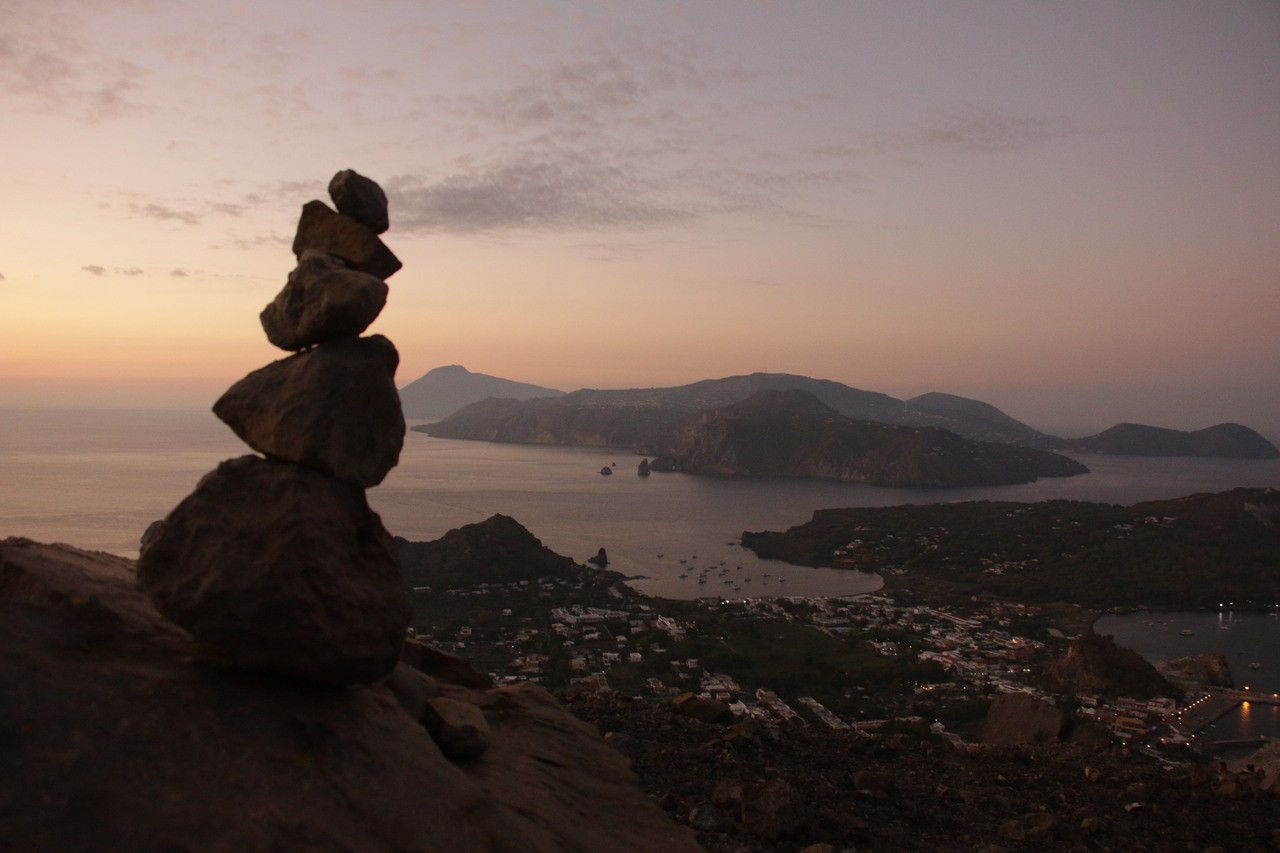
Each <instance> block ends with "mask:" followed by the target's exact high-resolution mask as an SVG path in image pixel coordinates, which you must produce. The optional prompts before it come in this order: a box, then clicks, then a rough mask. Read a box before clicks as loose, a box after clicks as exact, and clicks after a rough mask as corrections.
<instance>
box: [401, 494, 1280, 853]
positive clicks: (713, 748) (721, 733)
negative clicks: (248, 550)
mask: <svg viewBox="0 0 1280 853" xmlns="http://www.w3.org/2000/svg"><path fill="white" fill-rule="evenodd" d="M517 528H518V525H516V524H515V522H513V521H512V520H510V519H505V518H500V517H495V518H493V519H489V520H488V521H485V522H480V523H477V524H474V525H467V526H466V527H465V528H461V529H460V530H458V531H454V532H452V533H451V534H450V537H454V535H455V534H457V535H459V536H461V537H462V538H464V539H466V540H467V541H470V542H473V543H477V548H478V550H476V551H474V552H472V553H470V554H469V555H468V556H467V559H468V560H476V558H481V559H478V560H476V566H477V574H476V575H475V576H474V577H473V578H472V580H473V581H474V582H473V583H472V584H471V585H470V586H468V587H466V588H463V589H455V590H452V591H450V592H449V593H448V594H446V595H444V596H441V595H439V594H438V592H439V589H440V581H441V580H443V579H444V578H446V577H447V578H456V577H457V573H456V572H452V571H450V570H449V569H448V568H447V567H446V566H437V567H436V568H434V569H430V570H427V569H424V568H423V567H421V566H419V567H417V568H415V569H411V570H410V571H411V572H412V573H413V577H414V578H415V582H417V583H422V582H428V583H432V584H434V586H433V587H432V590H433V593H431V594H426V593H424V594H421V595H420V596H418V597H419V599H420V600H421V606H420V607H419V608H418V609H417V611H416V612H417V613H418V614H419V615H418V617H417V618H418V620H419V621H418V622H417V624H419V625H420V627H421V628H422V629H423V630H433V631H434V632H435V633H436V634H437V638H438V639H439V640H441V641H446V640H448V639H452V638H455V637H463V636H465V645H466V649H465V651H464V650H461V649H460V650H459V653H460V654H463V653H465V654H466V655H468V656H472V657H473V658H474V659H475V660H477V661H478V662H480V663H482V665H483V667H485V668H488V667H489V666H490V665H493V666H496V667H498V668H499V669H506V668H507V667H506V664H507V663H508V662H509V661H510V659H511V658H512V657H513V656H515V660H516V661H519V662H521V665H522V666H526V667H528V669H527V672H529V673H530V674H529V675H528V677H532V678H540V679H543V680H544V681H546V682H547V683H548V684H549V685H554V686H555V687H556V689H557V695H558V696H559V697H560V698H561V700H562V701H563V702H564V703H565V705H566V706H567V707H568V708H569V710H571V711H572V712H573V713H574V714H576V715H577V716H579V717H580V718H582V719H584V720H587V721H589V722H591V723H593V724H594V725H596V726H597V727H598V728H599V729H600V730H601V731H602V732H603V733H604V736H605V739H606V741H607V742H609V743H610V744H611V745H612V746H613V747H614V748H616V749H617V750H619V751H620V752H621V753H622V754H624V755H626V756H627V757H628V758H629V759H630V760H631V766H632V768H633V769H634V770H635V772H636V773H637V774H638V775H639V776H640V778H641V780H642V784H643V785H644V787H645V789H646V791H647V792H648V794H649V796H650V797H651V798H652V799H653V800H654V801H655V802H656V803H658V804H659V805H660V806H661V807H662V808H663V809H664V810H666V811H667V812H668V813H669V814H670V815H671V816H672V818H673V819H674V820H675V821H676V822H677V823H679V824H682V825H685V826H688V827H689V828H691V829H693V830H695V831H696V832H697V833H698V840H699V841H700V842H701V843H702V844H703V845H704V846H705V847H706V849H707V850H709V851H712V853H798V851H804V850H808V851H810V853H818V851H822V853H829V851H837V850H851V849H856V850H893V851H925V850H927V851H934V850H962V851H982V850H988V851H989V850H993V849H996V848H998V849H1001V850H1006V851H1031V850H1059V849H1061V850H1068V849H1075V848H1076V847H1078V848H1079V849H1082V850H1085V849H1088V850H1095V849H1096V850H1103V849H1113V850H1116V849H1132V850H1142V849H1152V850H1156V849H1162V848H1161V847H1160V846H1159V845H1160V844H1161V843H1162V842H1163V840H1166V839H1168V838H1170V837H1173V836H1176V837H1177V838H1178V839H1179V840H1180V842H1182V843H1185V844H1193V845H1195V846H1194V849H1196V850H1205V849H1209V848H1210V847H1211V846H1212V845H1213V844H1214V843H1215V842H1216V840H1217V839H1220V838H1222V837H1225V835H1229V836H1230V837H1231V838H1233V839H1234V840H1235V842H1236V843H1237V844H1238V845H1240V849H1270V848H1269V845H1271V843H1272V841H1273V839H1274V835H1273V822H1272V820H1271V815H1272V808H1273V805H1274V800H1273V799H1272V797H1273V796H1274V794H1273V793H1271V792H1272V791H1274V790H1275V788H1276V786H1277V779H1276V774H1275V772H1274V770H1269V771H1267V773H1266V774H1265V775H1261V776H1256V777H1255V776H1248V777H1245V776H1240V777H1237V776H1236V775H1234V774H1231V775H1226V774H1222V773H1219V772H1217V771H1216V770H1209V769H1208V765H1206V764H1204V763H1201V762H1198V761H1196V760H1194V757H1193V756H1181V757H1176V758H1174V757H1171V758H1164V759H1161V760H1152V759H1151V758H1149V757H1147V756H1145V755H1143V754H1141V753H1139V752H1137V751H1134V750H1131V749H1130V748H1128V747H1126V746H1124V745H1122V744H1121V743H1120V742H1118V741H1117V740H1115V739H1114V738H1113V737H1112V736H1111V735H1110V734H1107V733H1106V732H1104V731H1103V730H1102V729H1101V727H1100V726H1099V725H1098V724H1096V723H1092V722H1083V721H1081V720H1079V719H1074V718H1073V715H1072V714H1070V713H1069V711H1068V706H1067V705H1065V704H1062V703H1060V704H1059V705H1058V706H1056V707H1055V706H1051V705H1048V704H1046V703H1043V702H1041V701H1039V700H1038V699H1036V698H1033V697H1032V696H1030V695H1026V694H1023V693H1010V694H1002V695H998V696H997V697H996V698H995V699H994V700H989V699H986V698H984V697H983V696H982V694H975V693H973V692H970V691H971V690H972V688H962V689H957V687H956V686H955V685H954V683H952V684H951V685H950V686H948V684H946V683H943V682H944V681H945V680H946V679H947V676H945V675H944V674H943V673H942V672H941V671H940V670H939V669H938V668H937V667H936V666H935V665H933V664H926V663H923V662H921V661H917V660H916V659H915V655H914V654H907V655H889V656H886V655H885V654H883V653H882V652H879V651H876V649H875V648H874V647H873V646H875V645H876V644H873V643H870V642H867V640H869V639H879V640H890V639H896V640H897V641H898V642H899V643H906V642H913V643H918V644H919V643H921V642H922V638H924V637H926V636H932V633H931V632H930V633H929V634H926V631H925V627H924V625H922V624H920V623H919V622H915V623H914V624H913V623H912V621H910V620H912V619H918V618H919V617H918V616H915V617H908V616H907V614H908V613H912V612H915V611H918V610H919V609H920V608H915V607H913V608H905V609H903V610H901V611H899V617H900V619H901V620H903V621H902V622H901V624H896V626H895V627H894V628H890V627H889V626H887V625H886V626H882V627H880V628H870V627H868V628H867V629H865V630H859V631H855V632H852V633H848V634H835V633H833V632H831V631H830V630H826V629H822V628H818V627H817V625H816V623H815V624H814V625H809V624H805V622H806V617H805V614H806V613H809V612H810V611H812V606H806V605H805V604H804V603H803V602H792V603H790V604H789V606H788V608H787V609H786V611H785V615H775V616H774V617H773V618H766V617H765V616H764V615H763V614H764V611H765V609H764V608H751V607H749V606H747V605H745V604H744V605H743V606H741V607H735V606H732V605H730V604H727V603H722V604H721V605H720V606H714V605H711V604H708V603H699V602H672V601H662V600H658V599H651V598H647V597H644V596H641V595H638V594H637V593H635V592H634V591H627V589H626V588H625V587H623V586H621V585H620V584H619V583H618V581H619V578H618V577H617V576H616V575H613V577H612V578H610V577H609V575H610V574H611V573H608V572H596V571H587V572H586V573H585V574H584V573H583V572H582V570H581V569H580V570H579V572H578V573H577V576H576V577H574V576H565V575H563V574H561V573H560V572H559V567H558V566H555V565H551V566H549V568H550V570H551V571H552V574H550V575H543V574H541V572H542V570H541V569H533V568H532V567H533V566H537V565H541V564H543V563H544V562H545V561H546V560H547V555H548V554H550V552H548V551H546V549H545V548H543V547H542V546H541V544H540V543H538V542H537V540H536V538H534V537H532V535H531V534H528V533H527V532H525V533H521V532H519V531H518V529H517ZM484 543H487V544H484ZM517 543H523V544H524V545H525V546H527V547H528V549H529V551H528V557H529V559H528V561H527V564H528V565H529V566H530V567H531V568H530V569H529V570H528V571H527V572H526V573H525V574H524V576H523V577H522V576H521V574H520V573H519V572H518V570H516V569H515V566H516V565H517V564H518V562H519V561H518V560H515V559H514V556H515V546H516V545H517ZM414 544H420V545H424V546H426V545H430V543H414ZM490 548H492V549H493V550H492V555H493V559H492V561H491V562H492V563H493V564H494V565H495V566H496V568H494V569H492V570H489V569H484V568H481V565H482V564H484V563H486V562H490V561H489V560H486V559H483V558H482V555H483V554H484V553H486V552H487V551H488V549H490ZM437 570H439V571H442V572H443V574H435V573H434V572H435V571H437ZM872 606H873V608H874V607H875V605H872ZM775 611H776V608H775ZM994 612H996V613H999V614H1002V615H1001V617H1000V622H999V623H998V624H1007V623H1006V619H1007V617H1009V616H1013V615H1015V614H1016V613H1018V612H1020V609H1019V608H1009V607H1001V608H998V609H997V610H995V611H994ZM1028 612H1029V611H1028ZM658 614H663V615H662V616H658ZM814 615H815V616H816V615H817V614H816V613H815V614H814ZM655 616H657V618H658V619H659V620H661V619H663V618H666V619H668V620H669V621H668V622H667V623H666V624H667V626H668V627H667V628H666V629H664V630H657V631H655V630H653V629H651V628H641V627H637V626H639V625H641V624H650V623H652V622H653V620H654V618H655ZM971 616H972V613H971ZM1015 618H1016V617H1015ZM574 619H578V620H582V621H581V622H580V623H579V624H577V625H574V624H573V623H572V621H571V620H574ZM895 621H896V620H895ZM566 623H568V624H566ZM628 624H630V626H631V627H630V630H628V627H627V626H628ZM1017 624H1019V625H1020V627H1022V628H1027V627H1030V625H1031V623H1029V622H1026V621H1025V619H1023V620H1021V621H1019V622H1018V623H1017ZM675 626H679V627H680V628H681V629H682V631H681V632H680V638H679V639H677V638H676V636H675V635H674V634H669V633H668V632H669V631H672V630H674V629H675ZM596 634H599V635H600V637H599V641H598V642H599V644H600V648H601V649H612V650H614V652H612V653H613V654H614V656H615V657H618V656H619V655H618V654H617V651H618V650H620V649H621V648H622V646H623V644H624V640H625V647H626V648H627V649H633V650H634V649H645V648H648V649H649V651H648V652H646V653H645V654H644V657H645V658H647V659H648V658H652V659H651V660H648V661H647V662H646V663H645V664H637V663H634V662H633V663H630V664H628V663H626V662H625V658H626V654H622V655H621V657H622V658H623V662H620V663H615V664H613V665H612V666H611V667H610V665H609V664H607V663H606V664H605V667H606V673H607V682H606V681H602V679H603V677H604V676H588V677H582V676H586V675H587V674H586V673H585V672H583V671H582V670H580V669H576V668H575V667H573V666H570V663H571V661H572V659H573V658H575V657H576V656H581V655H588V656H589V655H591V654H592V652H590V651H589V648H590V646H591V643H592V640H591V637H593V636H594V635H596ZM614 635H617V638H616V639H617V642H618V645H615V636H614ZM659 645H661V646H662V647H663V649H662V650H661V651H659V649H658V647H659ZM879 645H880V646H881V647H884V646H886V645H892V643H887V644H886V643H880V644H879ZM1064 646H1065V644H1061V645H1059V646H1058V647H1056V648H1052V649H1045V651H1044V655H1045V659H1046V660H1047V661H1048V665H1047V666H1045V667H1044V671H1045V676H1046V678H1047V679H1048V680H1051V681H1053V682H1054V683H1056V684H1058V685H1059V686H1060V687H1062V688H1063V689H1065V690H1068V691H1071V692H1075V691H1083V690H1084V689H1088V690H1090V691H1095V692H1101V693H1104V694H1107V695H1145V694H1146V693H1151V694H1155V695H1179V694H1180V691H1179V690H1177V689H1175V688H1172V687H1171V686H1170V685H1168V684H1167V683H1165V682H1163V681H1162V680H1161V679H1160V677H1159V675H1158V674H1157V673H1156V671H1155V670H1154V668H1153V667H1152V666H1151V665H1150V664H1147V663H1146V662H1145V661H1143V660H1142V659H1141V658H1139V657H1138V656H1137V655H1136V654H1134V653H1133V652H1131V651H1128V650H1125V649H1120V648H1117V647H1116V646H1115V645H1114V643H1113V642H1111V641H1110V640H1109V639H1108V638H1100V637H1097V636H1094V635H1085V636H1084V637H1081V638H1080V639H1079V640H1078V641H1077V642H1075V643H1073V644H1071V645H1070V647H1069V648H1065V654H1064V653H1063V652H1064ZM926 647H927V645H926ZM609 654H611V652H609V651H605V652H604V656H605V657H606V658H607V657H608V655H609ZM504 658H505V659H504ZM693 658H697V660H698V661H699V663H697V664H695V663H694V662H693ZM698 667H700V668H701V670H702V671H703V672H704V673H707V674H708V675H709V674H710V673H717V675H715V676H714V677H712V681H711V682H705V681H704V683H715V684H717V685H719V686H718V687H715V688H712V689H713V690H727V689H731V688H729V687H726V686H725V685H726V684H728V683H729V682H730V676H731V677H732V679H734V680H738V681H741V682H742V685H741V688H742V690H741V693H740V694H735V695H750V693H751V691H755V690H757V689H758V688H762V687H764V686H766V685H767V686H770V687H773V688H776V689H777V691H778V692H779V693H780V694H781V695H782V696H784V697H786V699H787V700H788V701H790V702H792V703H794V704H795V705H796V707H797V708H803V707H804V704H803V703H804V700H797V698H796V697H803V696H818V697H820V701H821V702H822V703H823V704H825V705H826V706H827V707H830V708H835V707H840V708H841V712H842V713H846V714H850V715H853V716H855V717H858V716H861V717H863V718H864V719H865V718H866V716H867V714H868V713H869V714H870V715H871V716H872V717H876V716H880V717H884V716H890V717H894V718H897V719H895V720H890V721H886V720H881V721H880V722H879V723H874V722H868V723H867V725H868V726H869V727H870V728H871V730H872V731H874V734H872V733H868V731H858V730H850V729H848V728H845V729H833V728H830V727H829V726H827V725H824V724H823V722H822V719H821V718H819V717H816V716H808V715H805V716H801V717H792V718H789V719H783V720H779V719H777V718H762V717H757V716H750V717H747V716H737V717H735V716H734V715H733V714H732V713H730V712H729V707H728V705H727V704H725V703H724V702H720V701H715V700H713V699H705V698H699V697H697V696H695V695H694V694H693V693H691V692H685V693H680V694H679V695H675V694H677V693H678V692H679V691H681V690H696V689H697V687H696V685H697V680H696V679H694V678H691V677H690V674H691V673H692V672H696V671H697V668H698ZM638 670H639V671H638ZM722 673H728V674H729V675H723V674H722ZM645 675H647V676H648V678H647V679H646V678H645V677H644V676H645ZM658 677H661V678H662V680H663V681H664V682H666V683H667V684H670V685H671V686H670V688H669V691H670V692H668V688H664V689H663V690H661V691H658V692H657V694H656V695H655V691H654V690H652V689H651V687H652V686H653V685H654V684H655V683H656V681H657V678H658ZM705 677H706V676H704V678H705ZM682 684H683V685H687V686H684V687H680V686H677V685H682ZM1135 691H1136V693H1135ZM949 692H950V693H951V694H952V695H953V697H954V698H953V699H952V700H951V702H950V703H949V704H948V703H946V702H944V701H943V700H942V697H943V696H944V695H946V694H948V693H949ZM842 693H843V694H844V695H845V696H846V697H852V698H847V699H845V700H844V702H843V705H840V704H838V703H840V702H841V700H840V698H839V697H840V695H841V694H842ZM757 695H759V693H758V692H757ZM988 706H989V708H988ZM984 715H985V716H984ZM937 719H941V720H946V721H947V722H946V727H947V729H948V730H954V731H965V732H966V734H965V736H964V738H965V741H968V743H963V742H959V741H957V740H955V739H954V738H952V739H947V738H944V737H941V736H938V735H936V734H934V733H933V732H932V731H931V730H930V729H929V728H928V727H927V725H926V724H927V722H928V721H930V720H937ZM966 720H967V721H968V722H966ZM812 845H817V846H812ZM828 845H829V846H828ZM1189 849H1190V848H1189Z"/></svg>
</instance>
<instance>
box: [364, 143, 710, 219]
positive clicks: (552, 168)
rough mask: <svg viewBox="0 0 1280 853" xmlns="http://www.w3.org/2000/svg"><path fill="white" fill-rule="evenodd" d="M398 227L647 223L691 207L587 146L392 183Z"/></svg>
mask: <svg viewBox="0 0 1280 853" xmlns="http://www.w3.org/2000/svg"><path fill="white" fill-rule="evenodd" d="M387 190H388V197H389V198H390V200H391V203H392V205H393V206H394V210H393V214H394V217H395V220H396V227H397V228H401V229H404V230H408V231H414V230H422V231H456V232H476V231H493V230H505V229H513V228H514V229H521V230H560V229H593V228H602V227H613V226H631V227H634V226H646V225H653V224H659V223H667V222H672V221H675V220H679V219H684V218H688V217H689V216H692V215H693V213H692V212H691V211H689V210H686V209H681V208H680V207H678V206H673V205H671V204H669V203H667V202H665V201H663V200H662V198H661V194H660V193H659V192H657V188H656V187H655V186H654V185H653V183H652V182H651V181H650V180H648V179H646V178H645V177H643V176H642V175H641V174H640V173H639V172H638V170H636V169H635V168H633V167H632V166H631V165H630V164H627V163H625V162H621V161H617V160H610V159H607V158H605V157H602V156H601V157H592V156H588V155H586V154H582V153H570V152H561V153H559V154H553V155H548V156H543V157H539V156H535V155H530V156H525V157H519V158H516V159H513V160H509V161H506V162H498V163H495V164H492V165H490V166H487V167H480V168H476V169H471V170H467V171H464V172H459V173H457V174H454V175H451V176H449V177H446V178H443V179H441V180H438V181H435V182H432V183H426V182H423V181H422V180H421V179H418V178H415V177H412V176H401V177H399V178H395V179H393V180H391V181H389V182H388V185H387Z"/></svg>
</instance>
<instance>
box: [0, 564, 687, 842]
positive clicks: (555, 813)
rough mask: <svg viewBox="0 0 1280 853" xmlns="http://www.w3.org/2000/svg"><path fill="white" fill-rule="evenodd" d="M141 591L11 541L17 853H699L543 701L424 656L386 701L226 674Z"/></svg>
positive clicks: (566, 717)
mask: <svg viewBox="0 0 1280 853" xmlns="http://www.w3.org/2000/svg"><path fill="white" fill-rule="evenodd" d="M135 574H136V569H135V566H134V564H133V563H132V562H131V561H128V560H124V559H120V558H118V557H112V556H109V555H106V554H101V553H91V552H85V551H80V550H77V549H75V548H71V547H68V546H65V545H43V544H39V543H35V542H31V541H29V540H25V539H8V540H5V541H4V542H2V543H0V685H3V687H0V850H3V851H22V853H41V851H47V853H54V851H56V852H57V853H70V851H86V853H87V852H88V851H166V853H184V851H191V853H196V851H210V853H212V851H229V850H235V851H267V850H271V851H277V853H289V852H290V851H308V852H309V853H311V852H312V851H318V853H381V851H386V852H387V853H391V851H394V852H395V853H472V852H474V853H499V851H502V852H503V853H531V851H541V853H557V852H558V851H584V853H585V851H598V852H599V853H605V851H624V853H625V851H630V853H646V851H659V850H660V851H676V852H677V853H679V851H686V853H693V851H697V850H700V849H701V848H700V847H699V846H698V844H697V843H696V841H695V840H694V833H693V831H692V830H690V829H687V828H683V827H679V826H677V825H676V824H675V823H673V822H672V821H671V820H670V819H669V817H668V816H667V815H665V814H663V812H662V811H661V809H660V808H659V807H658V806H657V805H656V804H655V803H654V802H653V801H652V800H651V799H649V798H647V797H646V796H645V795H644V794H643V793H642V791H641V790H640V788H639V785H638V783H637V780H636V777H635V776H634V774H633V773H632V772H631V771H630V770H629V769H628V767H627V762H626V760H625V759H624V758H623V757H622V756H621V755H620V754H619V753H617V752H616V751H615V750H613V749H611V748H610V747H609V746H608V745H606V743H605V742H604V741H603V740H602V739H601V737H600V735H599V734H598V733H597V732H596V731H595V729H594V728H593V727H591V726H590V725H588V724H586V723H584V722H582V721H580V720H578V719H576V718H575V717H573V716H572V715H570V714H569V713H567V712H566V711H565V709H564V708H563V707H562V706H561V705H560V704H558V703H557V702H556V701H555V699H553V698H552V697H551V695H550V694H548V693H547V692H546V691H545V690H542V689H541V688H539V687H536V686H533V685H530V684H524V685H517V686H514V687H509V688H502V689H488V688H487V684H486V682H487V680H486V679H482V678H479V677H478V676H477V675H476V674H475V672H474V671H473V670H471V669H470V668H469V667H468V666H467V665H466V664H465V663H463V662H461V661H458V660H456V659H451V658H449V657H448V656H444V655H438V654H431V653H430V650H429V649H426V647H422V646H419V645H417V644H415V643H412V642H410V643H406V644H405V653H404V654H403V657H404V658H405V660H404V661H403V662H401V663H400V664H399V665H397V666H396V667H395V669H394V670H393V671H392V672H391V673H390V675H388V676H387V677H386V678H383V679H379V680H378V681H376V682H375V683H373V684H369V685H364V684H354V685H348V686H342V687H335V686H325V685H323V684H318V683H315V682H308V681H303V680H300V679H296V678H288V677H284V676H281V675H272V674H268V673H265V672H257V673H253V672H247V671H244V670H240V669H224V668H215V667H213V666H209V665H205V664H201V663H198V662H197V661H196V655H197V654H198V651H199V647H198V646H197V643H196V641H195V640H194V639H193V637H192V636H191V635H190V634H189V633H187V632H186V631H185V630H183V629H182V628H180V627H178V626H177V625H176V624H174V623H173V622H171V621H169V620H168V619H166V618H165V617H163V616H162V615H160V613H159V612H158V611H157V610H156V609H155V607H154V606H153V605H152V604H151V602H150V601H148V600H147V598H146V597H145V596H144V595H143V594H142V593H141V592H140V591H139V590H138V588H137V586H136V584H135ZM335 617H336V618H356V617H358V614H357V613H354V612H352V613H345V614H343V613H337V614H335ZM480 685H486V686H485V687H484V688H483V689H482V688H481V687H480Z"/></svg>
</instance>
